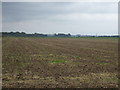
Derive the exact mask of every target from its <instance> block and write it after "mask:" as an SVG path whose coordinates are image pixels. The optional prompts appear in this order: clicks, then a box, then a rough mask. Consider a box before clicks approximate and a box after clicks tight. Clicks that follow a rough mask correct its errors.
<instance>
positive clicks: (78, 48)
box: [2, 37, 118, 88]
mask: <svg viewBox="0 0 120 90" xmlns="http://www.w3.org/2000/svg"><path fill="white" fill-rule="evenodd" d="M2 52H3V53H2V67H3V69H2V70H3V71H2V74H3V76H2V79H3V82H2V83H3V87H6V88H116V87H118V78H117V69H118V39H117V38H98V37H96V38H32V37H3V38H2Z"/></svg>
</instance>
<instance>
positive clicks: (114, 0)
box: [1, 0, 119, 2]
mask: <svg viewBox="0 0 120 90" xmlns="http://www.w3.org/2000/svg"><path fill="white" fill-rule="evenodd" d="M1 1H2V2H119V0H1Z"/></svg>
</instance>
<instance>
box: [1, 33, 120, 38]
mask: <svg viewBox="0 0 120 90" xmlns="http://www.w3.org/2000/svg"><path fill="white" fill-rule="evenodd" d="M0 35H1V36H2V37H119V36H118V35H111V36H107V35H102V36H96V35H71V34H70V33H68V34H64V33H58V34H56V33H55V34H40V33H34V34H27V33H25V32H1V33H0Z"/></svg>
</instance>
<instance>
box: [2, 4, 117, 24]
mask: <svg viewBox="0 0 120 90" xmlns="http://www.w3.org/2000/svg"><path fill="white" fill-rule="evenodd" d="M2 8H3V22H9V21H10V22H12V21H13V22H14V21H24V20H35V19H36V20H38V19H48V18H50V17H51V16H52V17H53V16H56V15H59V14H63V15H64V14H72V13H88V14H90V13H92V14H96V13H101V14H104V13H110V14H111V13H117V10H116V3H105V2H104V3H68V2H67V3H64V2H61V3H52V2H50V3H42V2H37V3H36V2H21V3H19V2H4V3H3V7H2Z"/></svg>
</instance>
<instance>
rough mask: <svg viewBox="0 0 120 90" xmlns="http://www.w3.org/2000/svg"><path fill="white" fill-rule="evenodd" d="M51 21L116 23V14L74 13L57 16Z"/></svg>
mask: <svg viewBox="0 0 120 90" xmlns="http://www.w3.org/2000/svg"><path fill="white" fill-rule="evenodd" d="M51 19H53V20H56V19H58V20H93V21H103V20H105V21H106V20H107V21H114V20H115V21H117V20H118V14H88V13H74V14H64V15H63V14H59V15H56V16H53V17H51Z"/></svg>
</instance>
